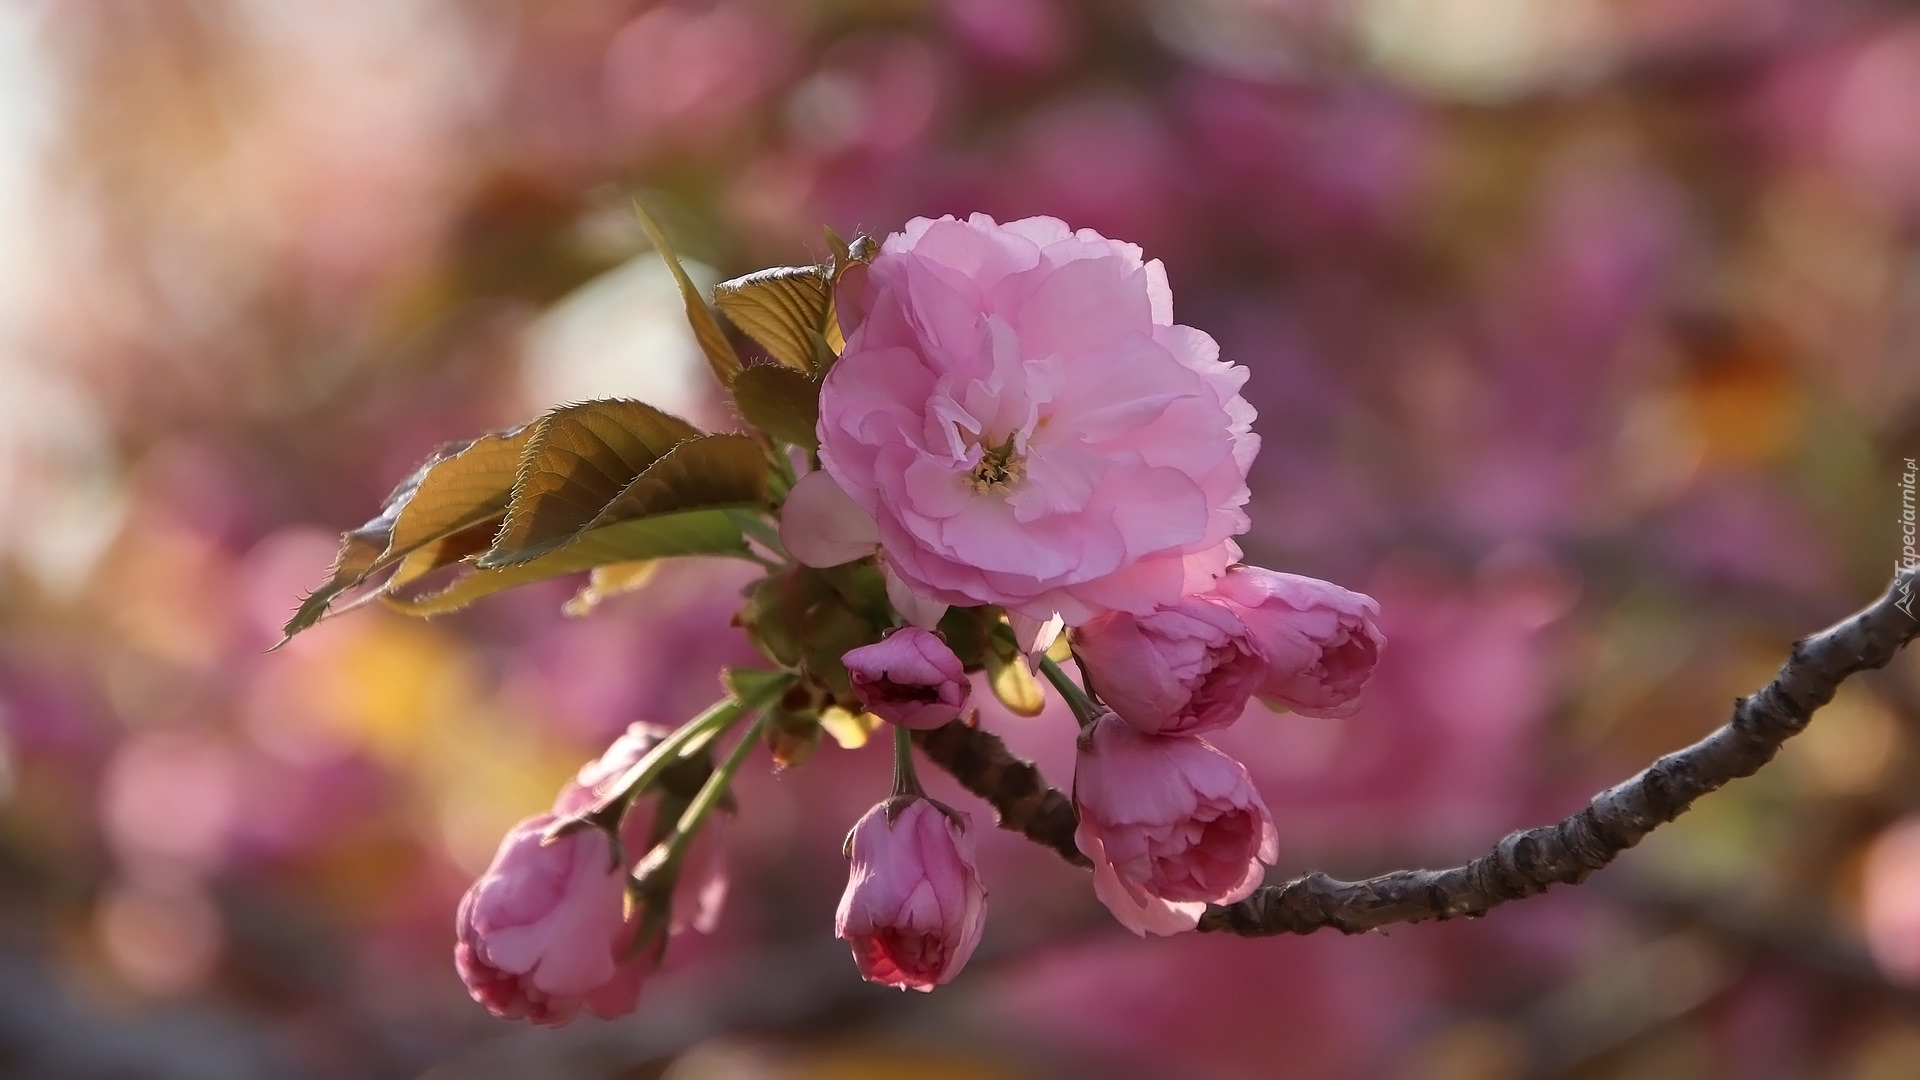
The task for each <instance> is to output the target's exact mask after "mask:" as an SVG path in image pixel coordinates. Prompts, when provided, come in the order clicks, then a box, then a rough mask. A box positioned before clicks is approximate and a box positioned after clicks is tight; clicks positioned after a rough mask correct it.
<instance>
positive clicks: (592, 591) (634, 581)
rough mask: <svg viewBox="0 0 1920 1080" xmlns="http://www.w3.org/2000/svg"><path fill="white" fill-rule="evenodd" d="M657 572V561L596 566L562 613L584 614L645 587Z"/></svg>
mask: <svg viewBox="0 0 1920 1080" xmlns="http://www.w3.org/2000/svg"><path fill="white" fill-rule="evenodd" d="M659 572H660V561H659V560H658V559H636V560H634V561H632V562H617V563H608V564H607V565H605V566H596V567H594V568H593V569H592V571H590V572H589V573H588V574H587V583H586V584H585V585H582V586H580V591H579V592H577V593H574V594H573V599H571V600H568V601H567V602H566V604H565V605H564V606H562V607H561V609H560V610H561V611H563V612H565V613H566V614H568V615H571V616H575V617H578V616H581V615H586V614H588V613H590V612H592V611H593V609H594V608H597V607H599V606H600V605H601V604H602V603H604V602H606V601H608V600H611V599H613V598H614V597H616V596H621V595H624V594H626V593H630V592H638V591H639V590H641V589H644V588H646V586H647V582H649V581H652V580H653V576H654V575H655V574H657V573H659Z"/></svg>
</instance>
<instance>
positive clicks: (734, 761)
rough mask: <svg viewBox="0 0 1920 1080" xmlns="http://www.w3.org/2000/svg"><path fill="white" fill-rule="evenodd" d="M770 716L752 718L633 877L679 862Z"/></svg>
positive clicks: (757, 741) (730, 783) (763, 732)
mask: <svg viewBox="0 0 1920 1080" xmlns="http://www.w3.org/2000/svg"><path fill="white" fill-rule="evenodd" d="M772 715H773V714H772V713H770V712H767V711H765V710H762V711H761V713H760V715H758V716H756V717H754V718H753V723H752V724H750V725H748V726H747V732H746V734H744V735H742V736H740V741H739V742H737V743H735V744H734V746H733V749H732V750H731V751H730V752H728V754H727V758H726V760H725V761H722V762H721V763H720V767H719V768H717V769H715V770H713V774H712V775H711V776H709V777H707V782H706V783H705V784H702V785H700V793H699V794H697V795H695V796H694V797H693V801H692V802H690V803H688V804H687V808H686V809H685V810H683V811H681V813H680V820H679V821H676V822H674V825H673V833H672V835H670V836H668V837H667V838H666V839H665V840H663V841H661V842H660V844H659V845H658V846H656V847H655V848H654V849H653V851H652V853H650V854H649V855H648V856H647V858H646V860H645V862H644V863H643V864H642V865H641V866H640V867H636V868H635V870H634V873H635V875H636V876H644V875H645V874H646V873H647V872H649V871H651V870H657V869H659V868H660V867H662V866H665V865H668V864H671V863H677V862H679V860H680V856H681V855H682V854H683V853H684V852H685V851H686V850H687V845H688V844H691V843H692V842H693V837H694V834H696V833H698V832H699V831H700V826H701V824H702V823H703V822H705V821H706V820H707V815H708V814H710V813H712V812H713V808H714V807H716V806H718V805H720V800H721V799H723V798H725V797H726V795H727V788H729V787H731V786H732V785H733V774H735V773H737V772H739V771H740V766H742V765H744V764H746V761H747V755H748V754H751V753H752V752H753V748H754V747H755V746H758V745H759V744H760V739H761V736H762V735H764V734H766V730H767V724H768V722H769V720H770V718H771V717H772Z"/></svg>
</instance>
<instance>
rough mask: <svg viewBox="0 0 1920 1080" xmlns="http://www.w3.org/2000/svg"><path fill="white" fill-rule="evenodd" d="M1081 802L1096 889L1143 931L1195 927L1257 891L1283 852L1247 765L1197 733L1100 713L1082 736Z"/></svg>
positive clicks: (1081, 834) (1081, 833) (1077, 784)
mask: <svg viewBox="0 0 1920 1080" xmlns="http://www.w3.org/2000/svg"><path fill="white" fill-rule="evenodd" d="M1073 801H1074V806H1075V807H1076V808H1077V809H1078V810H1079V813H1080V827H1079V829H1078V830H1076V831H1075V832H1074V835H1073V839H1074V843H1075V844H1076V845H1078V846H1079V848H1080V851H1081V852H1082V853H1083V854H1085V855H1086V856H1087V858H1089V859H1092V860H1093V891H1094V894H1095V895H1096V896H1098V897H1099V898H1100V902H1101V903H1103V904H1105V905H1106V906H1107V910H1108V911H1111V912H1113V916H1114V918H1116V919H1119V920H1120V922H1121V924H1122V925H1124V926H1126V927H1127V929H1129V930H1132V931H1133V932H1134V933H1136V934H1142V935H1144V934H1147V933H1149V932H1151V933H1155V934H1177V933H1180V932H1181V931H1184V930H1191V929H1193V928H1194V926H1195V925H1196V924H1197V923H1198V922H1199V920H1200V913H1201V911H1203V910H1205V909H1206V906H1207V905H1208V904H1230V903H1232V902H1234V901H1235V900H1240V899H1243V898H1244V897H1246V895H1247V894H1248V893H1251V892H1252V891H1253V890H1254V889H1255V888H1256V887H1257V886H1258V885H1259V884H1260V878H1261V876H1262V875H1263V874H1264V873H1265V871H1266V867H1265V866H1262V865H1261V864H1262V863H1265V864H1268V865H1271V864H1272V863H1273V861H1274V859H1275V858H1277V857H1278V856H1279V853H1280V843H1279V837H1278V834H1276V833H1275V831H1274V828H1273V818H1272V817H1271V816H1270V815H1269V814H1268V813H1267V804H1266V803H1265V802H1264V801H1262V800H1261V798H1260V793H1259V792H1258V791H1255V790H1254V787H1253V780H1252V779H1251V778H1250V777H1249V776H1248V775H1247V770H1246V767H1245V766H1243V765H1241V764H1240V763H1239V762H1237V761H1235V760H1233V759H1232V758H1230V757H1228V756H1227V755H1225V754H1223V753H1221V752H1220V751H1218V750H1216V749H1214V748H1213V746H1212V745H1211V744H1209V743H1208V742H1207V741H1206V740H1204V739H1201V738H1199V737H1197V736H1193V735H1171V736H1169V735H1147V734H1143V733H1142V732H1139V731H1136V730H1134V728H1133V727H1132V726H1130V725H1128V724H1127V723H1125V722H1124V721H1122V720H1121V719H1120V718H1119V717H1117V716H1113V715H1107V716H1103V717H1101V718H1100V719H1099V720H1096V721H1095V722H1094V724H1093V726H1092V727H1091V728H1089V729H1088V730H1087V732H1086V733H1085V734H1083V735H1081V737H1080V754H1079V760H1078V762H1077V763H1076V764H1075V767H1074V773H1073Z"/></svg>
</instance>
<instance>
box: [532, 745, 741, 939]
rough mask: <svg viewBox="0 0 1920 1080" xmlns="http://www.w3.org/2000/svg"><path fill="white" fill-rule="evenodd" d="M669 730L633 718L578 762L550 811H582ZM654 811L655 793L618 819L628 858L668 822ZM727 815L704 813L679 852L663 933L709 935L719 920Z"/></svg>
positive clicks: (641, 853)
mask: <svg viewBox="0 0 1920 1080" xmlns="http://www.w3.org/2000/svg"><path fill="white" fill-rule="evenodd" d="M670 734H672V731H671V729H669V728H665V727H662V726H660V725H658V724H648V723H642V722H638V721H636V722H634V723H632V724H629V725H627V730H626V731H624V732H622V733H621V735H620V737H619V738H617V739H615V740H613V743H612V745H610V746H608V747H607V749H606V751H605V752H604V753H602V754H601V755H600V756H599V757H597V758H595V759H593V760H592V761H589V762H587V763H586V764H585V765H582V766H580V771H579V772H578V773H576V774H575V775H574V778H573V779H572V780H570V781H568V782H567V784H566V786H565V787H563V788H561V789H560V794H559V795H558V796H556V797H555V798H554V800H553V812H554V815H555V816H557V817H571V816H573V815H576V814H579V813H582V812H584V811H585V810H586V809H587V808H589V807H591V806H592V805H593V804H594V803H595V802H597V801H599V799H600V797H601V796H603V795H606V794H608V793H609V789H611V788H612V787H613V786H616V785H617V784H618V783H619V781H620V778H621V777H622V776H625V775H626V772H627V770H628V769H631V768H632V767H633V766H635V765H637V764H639V763H640V759H641V758H644V757H646V756H647V753H648V752H649V751H651V750H652V749H653V748H654V747H655V746H657V745H659V743H660V741H661V740H662V739H665V738H666V737H667V736H668V735H670ZM659 812H660V810H659V798H658V797H655V798H650V799H644V800H641V801H640V802H638V803H636V804H635V805H634V806H633V807H632V808H630V809H629V810H628V811H627V816H626V818H625V820H623V821H622V822H621V823H620V842H621V844H622V845H624V846H625V848H626V854H627V860H628V862H637V861H638V860H639V859H640V858H641V857H642V856H644V855H646V853H647V852H648V851H650V850H652V848H653V841H654V835H655V833H656V831H664V829H665V828H666V827H667V824H668V823H663V822H658V821H657V820H656V818H657V816H658V814H659ZM729 816H731V815H730V813H729V812H727V811H724V810H716V811H714V812H713V813H711V814H708V815H707V820H706V822H705V823H703V824H702V825H701V826H700V832H699V834H698V835H696V836H695V837H694V838H693V843H691V844H689V845H688V846H687V852H686V854H685V855H683V856H681V863H680V873H679V876H678V877H676V878H675V879H674V882H673V895H672V900H671V902H672V905H673V911H672V914H671V915H670V916H669V918H668V921H667V932H668V933H670V934H678V933H680V932H681V931H683V930H697V931H699V932H700V933H702V934H710V933H712V932H713V928H714V927H715V926H716V925H718V924H719V922H720V912H721V910H722V909H723V908H725V907H726V903H727V884H728V879H727V861H726V851H725V849H726V845H725V843H724V842H723V840H722V838H723V837H724V836H725V835H726V821H727V818H728V817H729ZM656 826H659V829H656Z"/></svg>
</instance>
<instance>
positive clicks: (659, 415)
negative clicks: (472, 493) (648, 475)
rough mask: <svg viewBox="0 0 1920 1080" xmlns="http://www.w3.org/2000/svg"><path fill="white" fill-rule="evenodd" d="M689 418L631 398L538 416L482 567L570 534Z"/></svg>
mask: <svg viewBox="0 0 1920 1080" xmlns="http://www.w3.org/2000/svg"><path fill="white" fill-rule="evenodd" d="M699 434H700V431H699V429H698V428H696V427H694V426H693V425H692V424H689V423H687V422H686V421H685V420H682V419H680V418H679V417H677V416H672V415H669V414H667V413H664V412H661V411H660V410H659V409H656V408H654V407H653V406H651V405H647V404H644V403H642V402H638V401H628V400H625V399H620V398H615V399H610V400H604V401H589V402H585V403H583V404H579V405H566V406H562V407H561V408H558V409H555V410H553V411H552V412H550V413H548V414H547V415H545V416H543V417H541V418H540V419H539V421H537V422H536V423H535V424H534V425H533V432H532V437H531V438H530V439H529V441H528V443H527V448H526V452H525V453H524V454H523V455H522V456H521V459H520V470H519V474H518V475H517V476H516V478H515V480H514V484H513V496H512V498H511V500H510V501H509V502H508V504H507V511H506V520H505V522H504V523H503V524H502V525H501V526H500V533H499V535H498V536H496V537H495V538H494V541H493V547H492V548H491V549H490V550H489V551H488V552H487V554H486V555H484V556H483V557H482V558H481V560H480V564H481V565H482V566H483V567H490V566H501V565H505V564H508V563H515V562H522V561H525V560H527V559H532V558H535V557H538V556H540V555H542V554H545V553H546V552H548V551H551V550H553V549H554V548H556V547H559V546H560V545H562V544H565V543H567V542H568V541H569V540H571V539H572V538H573V537H574V535H575V534H577V533H579V532H580V530H581V529H582V528H584V527H585V526H586V525H587V524H588V523H589V522H592V521H593V520H595V519H596V518H598V517H599V515H600V511H601V510H603V509H604V508H605V507H606V506H607V504H608V503H610V502H612V501H613V500H614V499H616V498H618V497H619V495H620V493H621V492H622V491H624V490H625V489H626V487H627V485H629V484H631V483H632V482H633V481H634V479H635V478H636V477H638V476H639V475H640V474H641V473H643V472H645V471H646V470H647V467H648V466H650V465H652V464H653V463H654V462H656V461H658V460H659V459H660V458H661V457H662V456H664V455H665V454H666V453H667V452H668V451H669V450H671V449H673V447H674V446H675V445H676V444H678V443H680V442H682V441H684V440H686V439H691V438H694V437H695V436H697V435H699Z"/></svg>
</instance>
